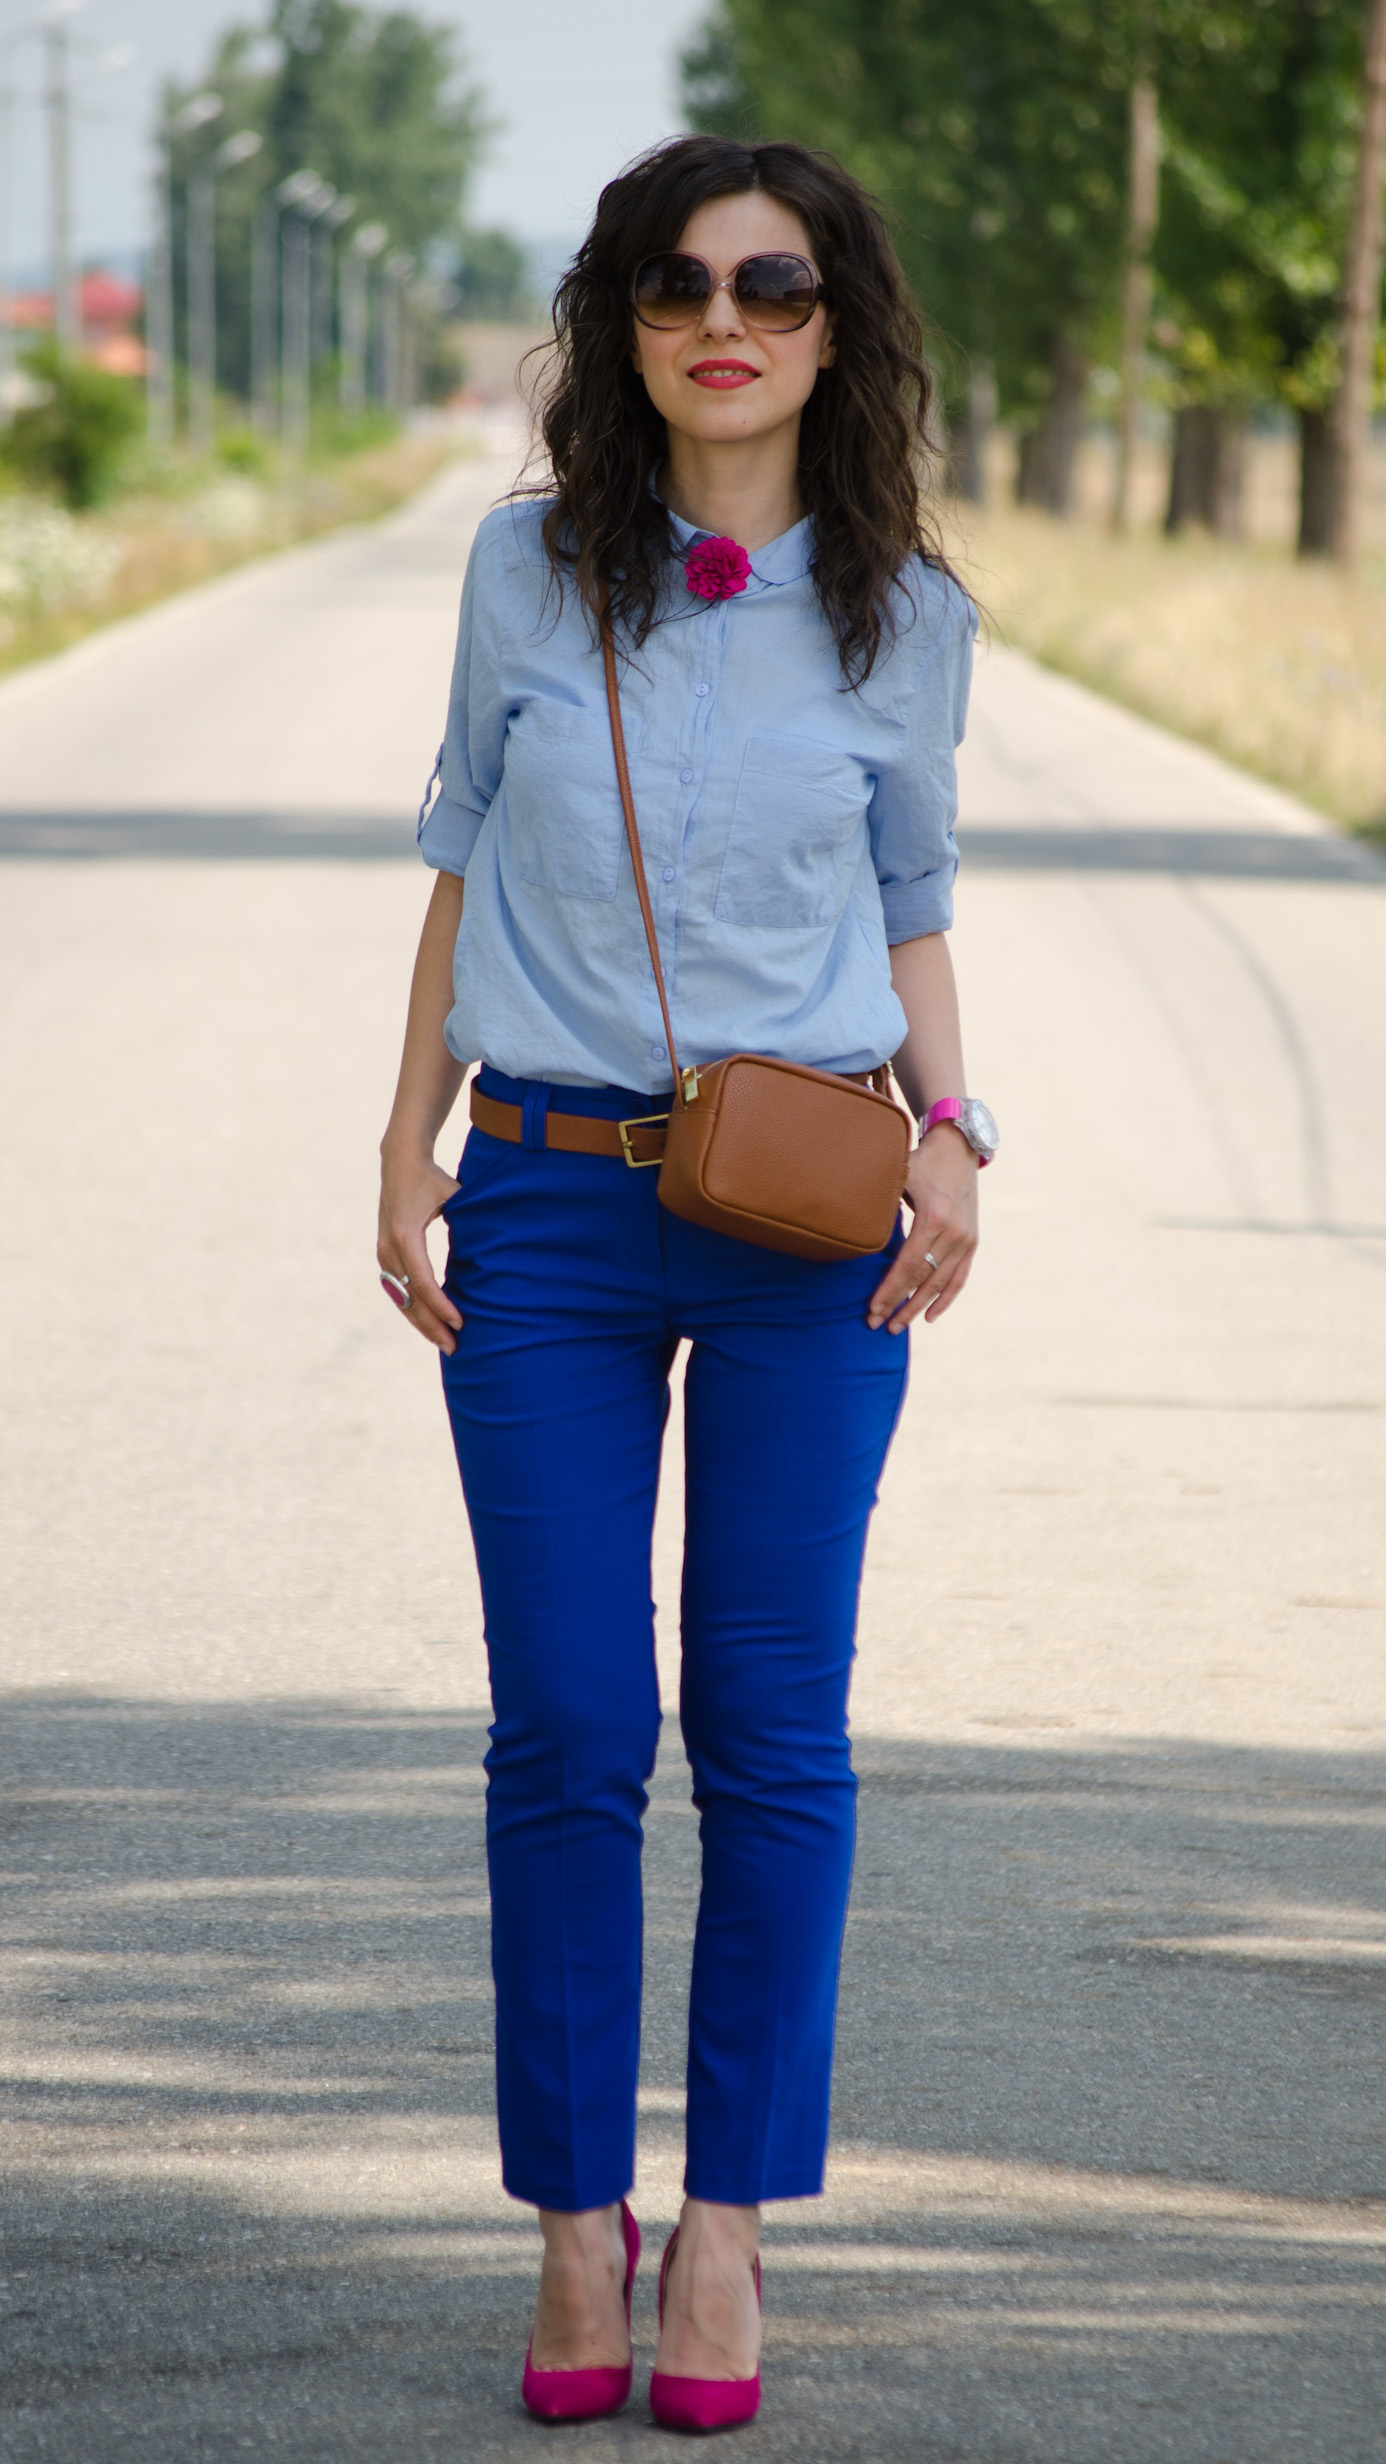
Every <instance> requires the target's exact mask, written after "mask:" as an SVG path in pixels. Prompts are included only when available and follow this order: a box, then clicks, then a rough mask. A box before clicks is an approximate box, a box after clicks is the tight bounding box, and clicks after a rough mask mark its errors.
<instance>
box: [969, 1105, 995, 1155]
mask: <svg viewBox="0 0 1386 2464" xmlns="http://www.w3.org/2000/svg"><path fill="white" fill-rule="evenodd" d="M966 1134H967V1141H968V1144H969V1146H975V1148H976V1149H977V1152H978V1154H979V1155H994V1154H995V1153H996V1150H997V1148H998V1146H999V1145H1000V1144H1001V1132H1000V1130H999V1129H998V1128H997V1126H996V1123H995V1121H994V1120H993V1119H992V1116H991V1114H990V1113H989V1112H988V1110H987V1108H986V1105H985V1104H979V1103H978V1101H977V1099H976V1097H975V1096H973V1097H972V1098H971V1099H970V1100H969V1102H968V1106H967V1129H966Z"/></svg>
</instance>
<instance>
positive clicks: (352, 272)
mask: <svg viewBox="0 0 1386 2464" xmlns="http://www.w3.org/2000/svg"><path fill="white" fill-rule="evenodd" d="M389 239H390V234H389V232H388V231H387V230H386V228H385V225H384V223H383V222H364V223H362V225H361V228H360V230H359V231H358V232H357V233H356V235H355V237H354V238H353V240H352V243H351V246H350V247H349V248H348V249H346V250H344V252H343V255H342V269H341V280H340V298H339V303H338V310H337V316H338V323H339V326H340V329H341V343H342V352H341V362H340V367H339V370H338V399H339V401H340V403H341V406H342V409H343V410H344V411H345V412H346V413H347V414H348V416H351V415H352V414H353V413H356V412H359V411H362V410H364V408H365V403H366V350H367V344H368V340H369V326H370V279H371V275H370V268H371V260H372V259H373V258H374V257H378V256H379V254H380V252H381V249H382V248H385V247H387V246H388V245H389Z"/></svg>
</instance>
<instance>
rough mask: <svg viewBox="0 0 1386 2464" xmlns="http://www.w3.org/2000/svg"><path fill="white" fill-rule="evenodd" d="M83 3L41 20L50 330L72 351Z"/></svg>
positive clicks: (54, 3)
mask: <svg viewBox="0 0 1386 2464" xmlns="http://www.w3.org/2000/svg"><path fill="white" fill-rule="evenodd" d="M86 5H87V0H49V6H48V7H47V8H46V9H45V10H44V12H43V15H42V16H41V17H40V19H39V26H40V28H41V29H42V32H43V35H44V43H45V49H46V50H47V53H48V92H47V102H48V214H49V258H50V262H51V265H52V272H53V330H54V332H55V333H56V335H57V338H58V343H59V347H60V348H61V349H62V350H64V351H75V350H77V349H78V348H79V346H80V344H81V340H82V319H81V312H80V310H79V307H78V302H77V283H76V278H75V275H74V272H73V264H72V92H71V85H70V80H69V75H68V70H69V61H68V49H67V26H68V20H69V18H72V17H76V16H78V15H79V14H80V13H81V11H82V10H83V9H84V8H85V7H86Z"/></svg>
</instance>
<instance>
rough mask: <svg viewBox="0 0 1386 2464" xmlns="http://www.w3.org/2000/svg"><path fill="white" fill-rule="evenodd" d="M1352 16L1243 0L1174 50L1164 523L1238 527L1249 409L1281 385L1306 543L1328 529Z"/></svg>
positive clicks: (1168, 152) (1164, 305) (1350, 2)
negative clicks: (1208, 32)
mask: <svg viewBox="0 0 1386 2464" xmlns="http://www.w3.org/2000/svg"><path fill="white" fill-rule="evenodd" d="M1361 29H1362V11H1361V7H1360V5H1359V4H1358V0H1248V5H1246V6H1244V7H1243V8H1242V9H1240V10H1237V11H1233V12H1230V13H1229V14H1228V16H1227V17H1226V19H1225V21H1224V22H1223V23H1222V24H1220V25H1219V26H1218V28H1217V30H1216V31H1217V39H1216V41H1215V42H1213V43H1212V44H1209V43H1207V42H1202V43H1200V44H1199V45H1198V46H1197V47H1196V50H1195V47H1193V46H1190V48H1189V50H1188V52H1187V53H1186V55H1185V57H1184V58H1183V60H1182V61H1180V62H1176V63H1175V64H1174V66H1175V68H1176V69H1177V71H1178V74H1177V77H1176V81H1175V89H1174V91H1173V92H1172V93H1170V94H1169V95H1168V96H1167V97H1166V111H1165V120H1166V141H1165V149H1164V178H1163V187H1162V195H1161V208H1160V227H1159V232H1158V234H1157V238H1156V244H1155V267H1156V282H1157V335H1158V338H1159V339H1160V340H1161V343H1162V346H1163V347H1164V349H1165V350H1166V353H1167V356H1168V359H1169V363H1170V367H1171V372H1172V377H1173V386H1174V398H1175V406H1176V435H1175V452H1174V457H1173V465H1172V471H1171V491H1170V506H1169V515H1168V522H1169V526H1170V527H1171V528H1178V527H1179V526H1180V525H1181V523H1182V522H1183V521H1184V520H1185V519H1188V518H1190V517H1191V516H1192V517H1193V518H1199V519H1203V520H1207V521H1209V522H1210V526H1211V527H1220V528H1232V527H1235V522H1236V496H1237V486H1236V472H1237V467H1238V463H1239V459H1240V432H1241V429H1242V426H1243V423H1244V422H1245V419H1246V416H1247V413H1248V411H1249V410H1250V409H1251V408H1252V407H1253V406H1254V405H1255V404H1256V403H1258V402H1267V401H1275V400H1278V401H1280V402H1282V403H1284V404H1285V405H1286V406H1288V407H1289V408H1290V409H1291V410H1292V411H1293V412H1294V414H1295V416H1296V418H1297V421H1298V424H1299V432H1300V515H1299V545H1300V550H1301V553H1303V554H1317V553H1320V552H1322V551H1323V550H1324V549H1325V548H1326V547H1327V545H1328V543H1329V538H1330V535H1331V524H1332V518H1333V508H1334V504H1335V501H1336V489H1335V461H1334V451H1333V432H1332V418H1331V413H1332V404H1333V400H1334V396H1335V393H1336V390H1337V382H1338V334H1337V323H1338V296H1339V284H1340V273H1339V269H1340V265H1341V262H1342V254H1343V247H1344V242H1345V236H1346V231H1347V227H1348V216H1349V211H1350V204H1351V194H1352V173H1353V164H1354V159H1355V153H1356V121H1357V116H1358V110H1359V105H1358V99H1357V92H1356V81H1357V72H1358V64H1359V59H1360V47H1361Z"/></svg>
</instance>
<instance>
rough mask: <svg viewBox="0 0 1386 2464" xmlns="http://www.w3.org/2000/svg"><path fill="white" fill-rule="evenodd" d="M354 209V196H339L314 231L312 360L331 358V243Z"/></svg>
mask: <svg viewBox="0 0 1386 2464" xmlns="http://www.w3.org/2000/svg"><path fill="white" fill-rule="evenodd" d="M355 211H356V199H355V198H354V197H338V198H336V199H335V200H334V201H333V203H332V204H331V205H330V206H329V207H328V209H327V211H326V213H325V214H322V215H320V216H319V218H318V221H317V224H316V226H315V228H314V232H313V359H314V362H315V364H316V363H317V362H318V361H319V360H324V359H330V358H331V357H332V290H333V283H332V243H333V240H334V239H335V238H336V236H337V233H338V232H339V231H340V230H341V228H342V225H343V224H344V223H348V222H350V220H351V218H352V215H353V214H354V213H355Z"/></svg>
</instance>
